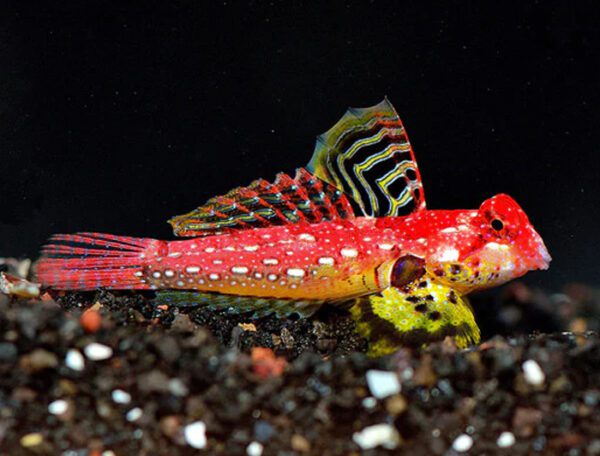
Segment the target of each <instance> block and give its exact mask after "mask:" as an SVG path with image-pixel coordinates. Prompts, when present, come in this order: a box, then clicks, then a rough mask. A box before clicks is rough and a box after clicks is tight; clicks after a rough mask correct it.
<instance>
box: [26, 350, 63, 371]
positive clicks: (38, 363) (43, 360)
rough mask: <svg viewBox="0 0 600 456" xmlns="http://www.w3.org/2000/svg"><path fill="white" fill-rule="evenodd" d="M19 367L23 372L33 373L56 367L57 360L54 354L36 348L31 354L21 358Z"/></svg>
mask: <svg viewBox="0 0 600 456" xmlns="http://www.w3.org/2000/svg"><path fill="white" fill-rule="evenodd" d="M19 365H20V366H21V368H22V369H23V370H25V371H27V372H30V373H34V372H39V371H42V370H44V369H50V368H52V367H56V366H58V359H57V358H56V355H55V354H54V353H52V352H49V351H47V350H44V349H42V348H36V349H35V350H33V351H32V352H31V353H29V354H27V355H25V356H23V357H22V358H21V359H20V361H19Z"/></svg>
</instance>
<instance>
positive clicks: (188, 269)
mask: <svg viewBox="0 0 600 456" xmlns="http://www.w3.org/2000/svg"><path fill="white" fill-rule="evenodd" d="M170 223H171V225H172V226H173V229H174V232H175V235H177V236H183V237H189V238H191V239H185V240H173V241H162V240H156V239H147V238H134V237H125V236H114V235H109V234H99V233H79V234H74V235H63V234H59V235H55V236H53V237H52V238H51V240H50V242H49V244H48V245H46V246H45V247H44V249H43V256H42V259H41V260H40V261H39V263H38V265H37V274H38V279H39V280H40V282H41V283H42V284H43V285H45V286H49V287H53V288H55V289H62V290H91V289H95V288H100V287H102V288H110V289H137V290H158V291H157V298H156V299H157V301H158V302H167V303H170V304H172V305H208V306H212V307H213V308H228V309H232V310H234V311H239V312H254V314H255V315H259V316H260V315H265V314H268V313H273V312H274V313H277V314H278V315H288V314H290V313H294V312H295V313H298V314H301V315H303V316H304V315H310V314H311V313H312V312H314V311H315V310H316V309H317V308H319V306H321V305H322V304H324V303H329V304H331V305H339V306H347V308H348V309H349V311H350V313H351V314H352V316H353V317H354V319H355V321H356V325H357V330H358V331H359V333H360V334H362V335H363V336H365V337H366V338H368V339H369V341H370V353H371V354H372V355H381V354H385V353H389V352H391V351H393V350H394V349H395V348H397V347H398V346H400V345H406V344H423V343H425V342H428V341H433V340H439V339H442V338H444V337H446V336H450V337H453V338H454V339H455V341H456V343H457V345H458V346H460V347H465V346H467V345H469V344H471V343H477V342H478V341H479V329H478V327H477V325H476V323H475V319H474V317H473V314H472V311H471V308H470V306H469V303H468V301H467V300H466V299H465V295H466V294H468V293H470V292H472V291H476V290H481V289H484V288H489V287H492V286H496V285H499V284H502V283H505V282H507V281H509V280H511V279H514V278H516V277H520V276H522V275H523V274H525V273H526V272H527V271H530V270H534V269H546V268H547V267H548V264H549V262H550V255H549V254H548V251H547V250H546V247H545V246H544V243H543V241H542V239H541V237H540V236H539V234H538V233H537V232H536V231H535V230H534V228H533V227H532V225H531V223H530V222H529V220H528V218H527V215H526V214H525V212H524V211H523V210H522V209H521V207H520V206H519V205H518V204H517V203H516V202H515V201H514V200H513V199H512V198H511V197H510V196H507V195H503V194H501V195H496V196H494V197H492V198H490V199H488V200H486V201H484V202H483V203H482V204H481V206H479V208H478V209H471V210H430V209H426V204H425V194H424V191H423V184H422V181H421V175H420V172H419V169H418V167H417V162H416V160H415V157H414V153H413V151H412V148H411V145H410V143H409V141H408V137H407V135H406V132H405V130H404V127H403V125H402V122H401V121H400V119H399V117H398V115H397V114H396V111H395V110H394V108H393V107H392V105H391V104H390V103H389V101H388V100H387V99H385V100H384V101H382V102H381V103H379V104H378V105H376V106H373V107H370V108H365V109H349V110H348V111H347V112H346V114H345V115H344V116H343V117H342V118H341V119H340V120H339V121H338V123H337V124H336V125H335V126H334V127H333V128H332V129H331V130H329V131H328V132H326V133H324V134H322V135H321V136H319V137H318V138H317V144H316V147H315V150H314V153H313V156H312V159H311V160H310V162H309V164H308V166H307V167H306V168H299V169H298V170H297V171H296V174H295V176H294V177H291V176H289V175H287V174H283V173H281V174H279V175H278V176H277V178H276V179H275V181H274V182H268V181H265V180H262V179H259V180H256V181H254V182H252V183H251V184H250V185H249V186H247V187H239V188H236V189H234V190H232V191H230V192H229V193H227V194H225V195H224V196H219V197H215V198H212V199H210V200H209V201H207V202H206V204H205V205H203V206H201V207H199V208H197V209H195V210H193V211H192V212H190V213H188V214H185V215H181V216H178V217H175V218H173V219H171V220H170Z"/></svg>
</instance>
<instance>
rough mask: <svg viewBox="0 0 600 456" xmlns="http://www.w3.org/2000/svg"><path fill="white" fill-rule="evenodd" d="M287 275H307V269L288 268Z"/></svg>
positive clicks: (299, 276) (297, 276)
mask: <svg viewBox="0 0 600 456" xmlns="http://www.w3.org/2000/svg"><path fill="white" fill-rule="evenodd" d="M287 275H288V276H290V277H295V278H302V277H304V276H305V275H306V271H305V270H304V269H300V268H290V269H288V270H287Z"/></svg>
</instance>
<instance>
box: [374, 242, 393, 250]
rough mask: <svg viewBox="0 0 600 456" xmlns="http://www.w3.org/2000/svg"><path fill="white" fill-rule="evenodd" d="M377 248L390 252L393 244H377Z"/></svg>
mask: <svg viewBox="0 0 600 456" xmlns="http://www.w3.org/2000/svg"><path fill="white" fill-rule="evenodd" d="M377 247H379V248H380V249H381V250H392V249H393V248H394V244H388V243H383V244H378V245H377Z"/></svg>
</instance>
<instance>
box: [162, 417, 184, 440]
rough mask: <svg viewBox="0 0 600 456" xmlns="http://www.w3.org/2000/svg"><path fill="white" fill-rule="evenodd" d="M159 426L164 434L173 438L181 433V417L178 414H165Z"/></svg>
mask: <svg viewBox="0 0 600 456" xmlns="http://www.w3.org/2000/svg"><path fill="white" fill-rule="evenodd" d="M159 427H160V430H161V432H162V433H163V434H164V435H166V436H167V437H169V438H170V439H173V438H175V437H177V436H178V435H179V434H180V433H181V418H180V417H178V416H176V415H167V416H163V417H162V418H161V419H160V422H159Z"/></svg>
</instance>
